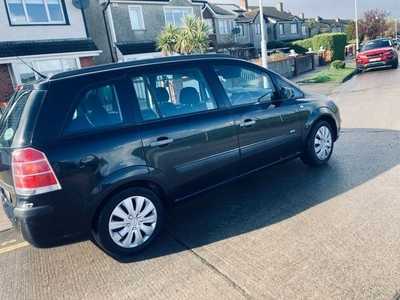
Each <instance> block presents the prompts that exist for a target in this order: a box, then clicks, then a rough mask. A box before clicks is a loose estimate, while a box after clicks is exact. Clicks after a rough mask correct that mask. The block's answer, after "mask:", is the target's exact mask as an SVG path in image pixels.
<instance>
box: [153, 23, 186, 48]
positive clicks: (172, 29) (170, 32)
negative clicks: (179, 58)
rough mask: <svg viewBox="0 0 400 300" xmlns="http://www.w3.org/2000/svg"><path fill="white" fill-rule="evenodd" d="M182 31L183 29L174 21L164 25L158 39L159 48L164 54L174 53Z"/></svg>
mask: <svg viewBox="0 0 400 300" xmlns="http://www.w3.org/2000/svg"><path fill="white" fill-rule="evenodd" d="M180 31H181V29H180V28H179V27H178V26H176V25H175V24H172V23H169V24H167V25H166V26H164V27H163V29H162V31H161V33H160V34H159V35H158V36H157V39H156V46H157V50H161V52H162V53H163V54H164V55H167V56H168V55H172V52H173V50H174V48H175V45H176V42H177V40H178V36H179V34H180Z"/></svg>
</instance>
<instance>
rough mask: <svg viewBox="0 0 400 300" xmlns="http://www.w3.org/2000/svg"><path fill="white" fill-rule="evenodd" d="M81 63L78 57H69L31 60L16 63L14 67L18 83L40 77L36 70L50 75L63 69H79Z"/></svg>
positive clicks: (47, 75)
mask: <svg viewBox="0 0 400 300" xmlns="http://www.w3.org/2000/svg"><path fill="white" fill-rule="evenodd" d="M79 67H80V64H79V60H78V59H77V58H69V59H66V58H64V59H49V60H40V61H31V62H27V63H26V64H24V63H16V64H15V65H14V67H13V70H14V73H15V77H16V78H15V80H16V84H17V85H18V84H22V83H28V82H31V81H34V80H37V79H39V78H40V75H39V74H37V73H35V72H34V71H33V70H32V68H33V69H34V70H36V71H37V72H39V73H40V74H42V75H44V76H46V77H50V76H51V75H54V74H56V73H59V72H62V71H69V70H76V69H79Z"/></svg>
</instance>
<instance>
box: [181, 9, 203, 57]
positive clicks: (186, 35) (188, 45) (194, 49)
mask: <svg viewBox="0 0 400 300" xmlns="http://www.w3.org/2000/svg"><path fill="white" fill-rule="evenodd" d="M182 25H183V28H182V30H181V31H180V34H179V35H178V39H177V41H176V44H175V50H176V51H178V52H179V53H181V54H191V53H204V52H205V51H206V50H207V48H208V46H209V43H210V40H209V38H208V30H209V28H208V25H207V24H206V23H204V22H203V20H201V19H200V18H199V17H196V16H193V15H189V16H187V17H186V18H183V19H182Z"/></svg>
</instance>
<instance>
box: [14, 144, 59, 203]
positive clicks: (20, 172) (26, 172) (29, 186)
mask: <svg viewBox="0 0 400 300" xmlns="http://www.w3.org/2000/svg"><path fill="white" fill-rule="evenodd" d="M12 169H13V177H14V184H15V190H16V192H17V194H19V195H32V194H43V193H47V192H50V191H54V190H59V189H61V186H60V184H59V182H58V180H57V178H56V176H55V174H54V172H53V170H52V168H51V166H50V164H49V162H48V160H47V158H46V156H45V154H44V153H43V152H40V151H38V150H36V149H32V148H27V149H18V150H16V151H14V153H13V156H12Z"/></svg>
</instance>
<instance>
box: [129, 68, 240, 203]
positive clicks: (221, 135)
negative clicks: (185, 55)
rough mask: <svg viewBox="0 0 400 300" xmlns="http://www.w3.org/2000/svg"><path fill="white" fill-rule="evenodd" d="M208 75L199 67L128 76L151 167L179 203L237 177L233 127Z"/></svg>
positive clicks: (161, 69) (146, 154)
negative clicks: (132, 88)
mask: <svg viewBox="0 0 400 300" xmlns="http://www.w3.org/2000/svg"><path fill="white" fill-rule="evenodd" d="M204 74H205V73H204V72H203V69H202V67H200V66H199V65H198V64H197V65H196V64H195V65H193V66H191V67H182V66H179V65H177V66H176V67H175V68H174V67H171V65H169V66H168V68H165V69H163V68H162V67H159V68H157V70H156V69H154V70H151V71H146V72H135V73H132V74H130V77H131V80H132V83H133V86H134V90H135V96H136V100H137V101H135V105H136V107H135V117H136V119H137V123H138V129H139V132H140V134H141V137H142V142H143V149H144V152H145V157H146V160H147V164H148V166H149V168H150V170H151V174H152V175H154V176H155V177H157V178H158V179H159V180H161V181H162V182H163V183H165V184H166V185H167V186H168V188H169V190H170V192H171V195H172V197H173V198H174V199H175V200H180V199H183V198H186V197H188V196H190V195H193V194H196V193H198V192H201V191H203V190H206V189H208V188H210V187H213V186H215V185H218V184H220V183H222V182H225V181H227V180H229V179H232V178H234V177H235V176H236V175H237V172H236V170H237V164H238V161H239V145H238V138H237V134H236V129H235V124H234V121H233V118H232V116H231V114H230V113H229V112H228V110H227V109H224V108H221V107H220V105H219V104H218V103H217V101H216V99H215V97H214V95H213V93H212V90H211V88H210V85H209V83H208V81H207V79H206V77H205V75H204ZM166 107H168V110H166Z"/></svg>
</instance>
